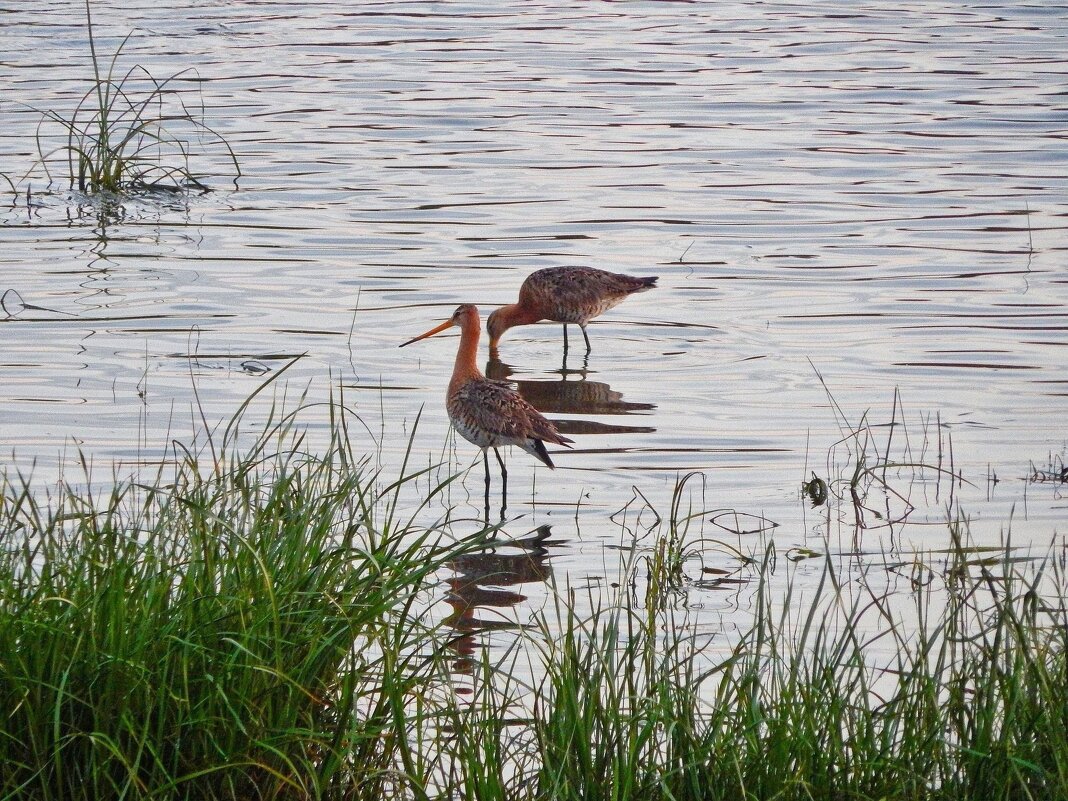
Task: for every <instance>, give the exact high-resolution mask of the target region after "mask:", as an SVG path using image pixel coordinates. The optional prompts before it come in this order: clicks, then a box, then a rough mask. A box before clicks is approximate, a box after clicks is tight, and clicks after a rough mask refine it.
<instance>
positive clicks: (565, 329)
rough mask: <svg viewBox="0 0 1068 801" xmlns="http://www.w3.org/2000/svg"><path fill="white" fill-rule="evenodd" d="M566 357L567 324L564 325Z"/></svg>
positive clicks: (565, 351)
mask: <svg viewBox="0 0 1068 801" xmlns="http://www.w3.org/2000/svg"><path fill="white" fill-rule="evenodd" d="M564 355H565V356H567V323H564Z"/></svg>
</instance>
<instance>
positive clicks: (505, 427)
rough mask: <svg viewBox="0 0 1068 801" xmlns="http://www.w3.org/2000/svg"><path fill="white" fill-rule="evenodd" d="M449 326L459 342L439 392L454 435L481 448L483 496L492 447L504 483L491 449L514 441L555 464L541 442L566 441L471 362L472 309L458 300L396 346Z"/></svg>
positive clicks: (474, 344) (474, 343)
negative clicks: (436, 321)
mask: <svg viewBox="0 0 1068 801" xmlns="http://www.w3.org/2000/svg"><path fill="white" fill-rule="evenodd" d="M452 326H459V328H460V347H459V349H458V350H457V351H456V365H455V366H454V367H453V370H452V379H451V380H450V381H449V389H448V392H447V394H446V396H445V408H446V409H447V410H448V412H449V420H451V421H452V424H453V426H454V427H455V428H456V430H457V431H458V432H460V436H462V437H463V438H464V439H466V440H467V441H468V442H470V443H473V444H474V445H477V446H478V447H479V448H481V449H482V459H483V461H484V462H485V465H486V496H487V498H488V497H489V456H488V454H487V451H488V449H489V448H493V453H494V454H495V455H496V457H497V462H498V463H499V464H500V466H501V477H502V479H503V481H504V484H505V486H506V487H507V483H508V471H507V469H505V466H504V460H503V459H501V454H500V451H498V450H497V448H499V447H501V446H502V445H518V446H519V447H520V448H522V449H523V450H525V451H526V452H527V453H529V454H531V455H532V456H534V457H536V458H537V459H539V460H540V461H541V462H542V464H545V465H547V466H549V467H555V466H556V465H554V464H553V460H552V459H550V458H549V453H548V451H546V450H545V443H546V442H551V443H553V444H554V445H568V444H569V443H571V442H572V440H570V439H568V438H567V437H565V436H562V435H561V434H560V432H559V431H557V430H556V426H555V425H553V424H552V423H551V422H550V421H548V420H546V419H545V417H543V416H542V414H541V412H539V411H538V410H537V409H535V408H534V407H533V406H531V405H530V404H529V403H527V401H525V400H523V398H522V396H520V394H519V393H518V392H516V391H515V390H514V389H512V388H511V387H510V386H509V385H508V384H507V383H505V382H504V381H493V380H491V379H489V378H486V377H485V376H484V375H482V373H481V372H480V371H479V369H478V366H477V365H476V363H475V358H476V356H477V354H478V336H479V332H480V329H481V326H480V324H479V319H478V309H477V308H476V307H474V306H472V305H470V304H464V305H463V306H460V307H458V308H457V309H456V311H455V312H453V315H452V317H450V318H449V319H448V320H446V321H445V322H444V323H442V324H441V325H439V326H437V327H435V328H431V329H430V330H429V331H427V332H426V333H425V334H420V335H419V336H417V337H413V338H412V339H409V340H408V341H407V342H405V343H403V344H402V345H401V346H400V347H402V348H403V347H404V346H405V345H410V344H412V343H413V342H418V341H419V340H420V339H426V338H427V337H432V336H434V334H437V333H440V332H441V331H444V330H445V329H447V328H451V327H452Z"/></svg>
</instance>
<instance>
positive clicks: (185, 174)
mask: <svg viewBox="0 0 1068 801" xmlns="http://www.w3.org/2000/svg"><path fill="white" fill-rule="evenodd" d="M85 21H86V30H87V32H88V37H89V48H90V56H91V59H92V65H93V75H92V80H91V82H90V85H89V88H88V89H87V90H86V92H85V93H84V94H83V95H82V97H81V99H80V100H79V101H78V103H77V104H76V106H75V108H74V110H73V111H72V112H71V113H69V114H63V113H60V112H58V111H54V110H48V111H43V112H41V113H42V115H43V119H42V122H41V125H39V126H38V129H37V137H36V138H37V151H38V163H39V164H41V165H42V166H43V167H44V170H45V172H46V174H47V175H48V178H49V181H52V180H54V176H53V175H52V169H53V166H54V165H55V164H56V163H57V162H58V163H60V164H62V165H63V167H64V171H65V174H66V177H67V180H68V181H69V184H70V187H71V188H72V189H73V188H77V189H78V190H80V191H82V192H85V193H88V194H97V193H102V192H108V193H113V194H119V195H122V194H128V193H131V192H144V191H152V190H165V191H185V190H188V189H194V190H201V191H203V190H206V189H207V187H206V186H205V185H204V184H203V183H202V181H201V180H200V178H201V176H198V175H197V174H196V173H195V172H194V170H193V167H192V163H191V160H192V156H193V153H194V147H197V146H203V145H205V144H212V145H214V146H217V147H220V148H222V149H223V150H224V151H225V153H226V155H227V157H228V160H229V161H230V163H232V165H233V169H234V173H235V175H237V176H240V174H241V170H240V167H239V165H238V161H237V157H236V156H235V154H234V152H233V150H232V149H231V148H230V145H229V144H228V143H227V142H226V140H225V139H223V137H221V136H220V135H219V134H217V133H216V132H215V131H214V130H213V129H212V128H211V127H210V126H209V125H208V124H207V123H205V122H204V108H203V104H202V103H201V104H200V107H199V108H195V107H191V106H190V105H189V104H188V103H187V101H186V99H185V96H184V95H183V93H181V92H179V91H177V90H176V89H175V86H174V85H175V84H176V83H178V82H180V81H181V80H183V79H184V78H185V77H186V75H187V74H188V73H190V72H191V70H183V71H181V72H179V73H177V74H175V75H172V76H170V77H169V78H166V79H162V80H161V79H157V78H155V77H153V76H152V74H151V73H149V71H148V70H147V69H145V68H144V67H142V66H140V65H135V66H133V67H130V68H129V69H127V70H126V71H125V72H120V71H119V66H118V62H119V60H120V57H121V55H122V51H123V48H124V47H125V46H126V43H127V42H128V41H129V40H130V35H128V36H127V37H126V38H125V39H123V41H122V42H121V43H120V44H119V46H118V47H117V48H116V49H115V52H114V53H113V54H112V55H111V57H110V60H108V59H107V58H106V57H105V56H102V55H101V54H99V53H98V52H97V46H96V40H95V37H94V32H93V21H92V14H91V10H90V2H89V0H86V3H85ZM131 35H132V34H131ZM50 126H55V127H58V129H59V130H60V132H61V133H62V135H63V137H64V139H65V142H64V144H62V145H60V146H59V147H55V148H49V147H47V146H46V145H45V135H46V133H47V131H48V130H49V128H50ZM8 183H9V184H12V189H13V191H14V184H13V182H11V181H10V179H9V180H8Z"/></svg>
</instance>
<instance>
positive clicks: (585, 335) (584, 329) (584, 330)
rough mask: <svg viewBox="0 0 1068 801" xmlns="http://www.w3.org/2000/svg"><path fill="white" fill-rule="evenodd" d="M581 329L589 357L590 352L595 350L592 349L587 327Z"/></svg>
mask: <svg viewBox="0 0 1068 801" xmlns="http://www.w3.org/2000/svg"><path fill="white" fill-rule="evenodd" d="M579 327H580V328H581V329H582V338H583V339H585V340H586V355H589V353H590V351H591V350H593V348H592V347H590V337H589V335H588V334H587V333H586V326H584V325H583V326H579Z"/></svg>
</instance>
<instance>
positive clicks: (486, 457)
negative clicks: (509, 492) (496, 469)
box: [482, 448, 496, 525]
mask: <svg viewBox="0 0 1068 801" xmlns="http://www.w3.org/2000/svg"><path fill="white" fill-rule="evenodd" d="M495 450H496V449H495ZM482 463H483V464H484V465H485V466H486V525H489V485H490V477H489V453H487V451H486V449H485V448H483V449H482Z"/></svg>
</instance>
